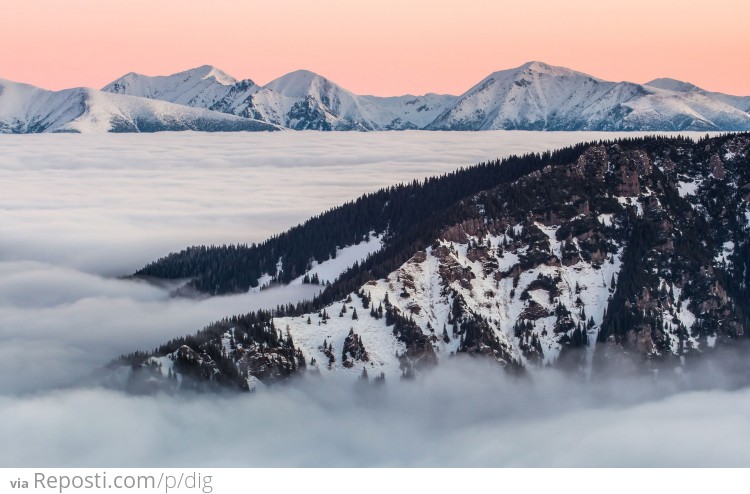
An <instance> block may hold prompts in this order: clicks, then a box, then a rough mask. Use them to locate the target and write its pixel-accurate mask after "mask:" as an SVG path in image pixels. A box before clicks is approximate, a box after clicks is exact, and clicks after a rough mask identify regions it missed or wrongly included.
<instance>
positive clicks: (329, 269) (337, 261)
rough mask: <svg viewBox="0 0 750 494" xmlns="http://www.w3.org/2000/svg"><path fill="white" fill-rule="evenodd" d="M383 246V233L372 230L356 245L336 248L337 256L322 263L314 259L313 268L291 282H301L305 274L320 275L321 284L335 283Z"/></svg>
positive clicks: (294, 283)
mask: <svg viewBox="0 0 750 494" xmlns="http://www.w3.org/2000/svg"><path fill="white" fill-rule="evenodd" d="M382 248H383V240H382V235H375V232H370V235H369V236H368V237H367V240H365V241H363V242H360V243H358V244H356V245H350V246H348V247H344V248H343V249H336V257H335V258H333V259H329V260H327V261H323V262H321V263H320V264H318V263H317V261H313V265H312V268H310V270H309V271H307V273H305V274H303V275H302V276H300V277H299V278H296V279H295V280H293V281H292V282H291V284H292V285H299V284H301V283H302V280H303V279H304V277H305V275H308V276H310V277H312V276H313V275H318V278H319V279H320V283H321V284H325V283H326V282H331V283H333V282H334V281H336V279H337V278H338V277H339V276H341V274H342V273H343V272H344V271H346V270H347V269H349V268H350V267H351V266H353V265H354V263H355V262H362V261H364V260H365V259H367V257H368V256H370V255H371V254H374V253H375V252H377V251H379V250H380V249H382Z"/></svg>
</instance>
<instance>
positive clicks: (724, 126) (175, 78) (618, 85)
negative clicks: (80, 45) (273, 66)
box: [5, 62, 750, 131]
mask: <svg viewBox="0 0 750 494" xmlns="http://www.w3.org/2000/svg"><path fill="white" fill-rule="evenodd" d="M70 91H73V93H65V92H61V93H64V94H60V95H58V96H56V97H55V100H54V101H52V100H50V101H48V102H46V103H45V101H44V100H43V99H38V100H37V105H38V108H37V110H36V111H35V114H36V115H37V116H40V119H39V120H38V122H37V123H32V124H30V125H29V126H27V127H24V125H25V124H21V125H18V124H10V123H6V124H5V128H6V131H7V129H9V128H11V127H13V126H15V127H13V128H17V129H23V128H27V129H34V128H37V127H38V126H39V125H41V126H42V127H45V128H46V127H50V126H51V125H52V124H53V123H54V122H55V119H56V118H63V119H64V117H63V116H62V115H59V114H58V110H59V108H60V107H61V106H65V108H66V110H65V111H73V112H74V113H75V112H76V111H78V110H77V109H80V108H81V106H80V105H78V106H76V105H72V106H70V107H68V106H67V105H62V104H61V103H60V102H59V101H58V99H60V98H62V99H65V98H70V97H73V98H74V99H75V98H76V97H80V95H78V96H76V94H75V91H77V90H70ZM103 91H104V92H107V93H115V94H121V95H129V96H137V97H141V98H147V99H150V100H159V101H165V102H168V103H174V104H179V105H182V106H186V107H193V108H200V109H207V110H213V111H217V112H221V113H227V114H231V115H236V116H239V117H243V118H249V119H255V120H260V121H262V122H267V123H270V124H272V125H278V126H282V127H287V128H291V129H295V130H326V131H328V130H349V131H350V130H359V131H370V130H405V129H428V130H496V129H520V130H600V131H623V130H626V131H634V130H641V131H675V130H696V131H710V130H714V131H715V130H747V129H750V96H747V97H742V96H731V95H726V94H721V93H714V92H709V91H705V90H703V89H701V88H698V87H696V86H694V85H692V84H689V83H685V82H681V81H677V80H674V79H656V80H654V81H651V82H649V83H647V84H644V85H641V84H635V83H631V82H610V81H605V80H602V79H598V78H596V77H592V76H590V75H588V74H584V73H582V72H577V71H575V70H571V69H567V68H564V67H555V66H551V65H548V64H545V63H542V62H528V63H526V64H524V65H522V66H520V67H517V68H514V69H508V70H502V71H498V72H494V73H493V74H490V75H489V76H488V77H486V78H484V79H483V80H482V81H480V82H479V83H478V84H476V85H475V86H474V87H472V88H471V89H469V90H468V91H467V92H465V93H464V94H462V95H461V96H452V95H439V94H432V93H430V94H426V95H423V96H412V95H405V96H393V97H377V96H362V95H357V94H354V93H352V92H351V91H348V90H347V89H344V88H343V87H341V86H339V85H338V84H336V83H335V82H333V81H331V80H329V79H327V78H325V77H323V76H321V75H319V74H316V73H314V72H310V71H308V70H297V71H294V72H291V73H289V74H286V75H284V76H282V77H279V78H278V79H275V80H274V81H271V82H270V83H268V84H266V85H265V86H264V87H261V86H258V85H257V84H255V83H254V82H253V81H252V80H250V79H246V80H241V81H238V80H236V79H235V78H234V77H232V76H230V75H228V74H226V73H225V72H223V71H221V70H220V69H217V68H216V67H212V66H210V65H204V66H201V67H197V68H194V69H190V70H186V71H183V72H179V73H176V74H172V75H168V76H156V77H150V76H144V75H140V74H135V73H129V74H126V75H124V76H123V77H121V78H119V79H117V80H115V81H113V82H112V83H110V84H108V85H107V86H105V87H104V88H103ZM21 104H23V103H21ZM22 121H24V120H22ZM127 127H128V126H127V125H126V126H124V127H122V128H127ZM28 131H33V130H28Z"/></svg>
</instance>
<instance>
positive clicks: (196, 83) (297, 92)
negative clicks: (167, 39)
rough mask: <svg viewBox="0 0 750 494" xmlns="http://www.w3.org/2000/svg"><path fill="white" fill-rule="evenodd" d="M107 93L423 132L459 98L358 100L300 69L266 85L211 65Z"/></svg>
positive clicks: (297, 121) (302, 125)
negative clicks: (231, 74)
mask: <svg viewBox="0 0 750 494" xmlns="http://www.w3.org/2000/svg"><path fill="white" fill-rule="evenodd" d="M103 91H107V92H112V93H118V94H128V95H132V96H140V97H144V98H150V99H157V100H162V101H168V102H170V103H177V104H181V105H187V106H192V107H197V108H205V109H210V110H215V111H220V112H223V113H231V114H234V115H238V116H242V117H247V118H255V119H258V120H262V121H264V122H268V123H272V124H275V125H281V126H285V127H289V128H292V129H297V130H304V129H315V130H403V129H418V128H423V127H424V126H426V125H427V124H428V123H430V122H431V121H432V120H434V118H435V117H436V116H437V115H438V114H439V113H440V112H442V111H443V110H444V109H445V107H447V106H448V105H449V104H450V103H452V102H453V101H454V100H455V96H450V95H437V94H427V95H424V96H411V95H406V96H395V97H390V98H381V97H377V96H358V95H355V94H353V93H352V92H350V91H348V90H346V89H344V88H342V87H341V86H339V85H337V84H336V83H334V82H332V81H330V80H329V79H326V78H325V77H323V76H320V75H318V74H315V73H314V72H310V71H307V70H298V71H295V72H291V73H289V74H286V75H284V76H282V77H279V78H278V79H276V80H274V81H271V82H270V83H268V84H267V85H266V86H265V87H260V86H258V85H256V84H255V83H254V82H253V81H251V80H249V79H247V80H243V81H237V80H235V79H234V78H233V77H232V76H229V75H227V74H226V73H225V72H223V71H221V70H219V69H217V68H215V67H212V66H209V65H205V66H202V67H198V68H195V69H190V70H186V71H184V72H179V73H177V74H172V75H169V76H158V77H149V76H144V75H140V74H134V73H130V74H126V75H125V76H123V77H121V78H119V79H117V80H116V81H113V82H112V83H110V84H108V85H107V86H105V87H104V88H103Z"/></svg>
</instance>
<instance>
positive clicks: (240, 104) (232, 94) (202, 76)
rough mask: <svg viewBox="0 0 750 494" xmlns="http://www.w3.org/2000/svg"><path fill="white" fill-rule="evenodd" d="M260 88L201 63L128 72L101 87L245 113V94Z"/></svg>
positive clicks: (199, 106) (146, 96)
mask: <svg viewBox="0 0 750 494" xmlns="http://www.w3.org/2000/svg"><path fill="white" fill-rule="evenodd" d="M260 89H261V87H260V86H258V85H257V84H255V83H254V82H253V81H251V80H250V79H246V80H242V81H238V80H236V79H235V78H234V77H232V76H231V75H229V74H227V73H226V72H224V71H222V70H220V69H217V68H216V67H213V66H211V65H203V66H201V67H197V68H194V69H190V70H186V71H183V72H178V73H176V74H172V75H167V76H155V77H151V76H145V75H141V74H135V73H133V72H131V73H129V74H126V75H124V76H122V77H120V78H119V79H117V80H115V81H113V82H111V83H109V84H107V85H106V86H105V87H104V88H102V91H106V92H110V93H117V94H127V95H130V96H140V97H143V98H149V99H156V100H161V101H167V102H169V103H176V104H180V105H186V106H192V107H195V108H204V109H207V110H215V111H220V112H222V113H231V114H234V115H239V116H243V117H247V116H248V115H247V114H245V110H246V109H247V107H248V105H249V103H248V98H250V97H251V96H252V95H253V94H255V93H256V92H258V91H259V90H260Z"/></svg>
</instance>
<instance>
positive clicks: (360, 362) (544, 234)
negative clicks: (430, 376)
mask: <svg viewBox="0 0 750 494" xmlns="http://www.w3.org/2000/svg"><path fill="white" fill-rule="evenodd" d="M375 239H377V240H375ZM345 251H346V252H347V253H349V254H347V255H346V256H344V255H343V253H344V252H345ZM351 253H354V254H351ZM340 257H345V258H346V259H347V260H348V261H347V262H346V263H344V264H348V265H349V266H350V267H349V268H348V269H346V270H343V269H342V266H341V264H340V265H339V268H338V269H337V270H336V269H332V265H331V263H332V262H334V261H336V260H337V259H339V258H340ZM320 272H326V273H327V274H326V279H327V281H329V282H330V284H326V285H321V293H320V295H319V296H318V297H316V298H315V299H314V300H312V301H309V302H303V303H300V304H298V305H296V306H285V307H278V308H277V309H276V310H274V311H272V312H271V311H259V312H256V313H250V314H246V315H241V316H232V317H227V318H225V319H223V320H221V321H218V322H216V323H215V324H212V325H210V326H208V327H207V328H205V329H204V330H202V331H200V332H199V333H197V334H196V335H194V336H189V337H185V338H178V339H175V340H172V341H170V342H168V343H166V344H164V345H162V346H161V347H160V348H159V349H157V350H156V351H155V352H149V353H145V352H136V353H133V354H131V355H129V356H126V357H123V358H122V359H121V360H119V361H117V362H115V363H113V366H114V367H115V368H119V369H122V370H123V372H124V373H125V374H127V376H128V379H127V382H128V384H127V385H128V386H129V387H130V389H133V390H139V391H152V390H155V389H167V390H174V389H177V388H180V389H184V388H198V389H202V388H213V387H214V386H215V385H219V386H220V387H229V388H233V389H244V390H248V389H252V388H257V387H260V386H265V385H269V384H272V383H275V382H279V381H284V380H286V379H288V378H290V377H291V376H294V375H297V374H302V373H306V374H310V373H312V374H314V375H320V376H327V375H334V374H335V375H343V376H349V377H350V378H351V379H352V380H357V379H361V378H367V379H368V380H369V379H371V378H373V377H377V378H378V379H377V382H382V380H383V379H389V380H390V379H394V378H401V377H404V378H409V377H412V376H414V375H415V374H418V373H420V372H424V371H426V370H427V369H429V368H430V367H433V366H435V365H440V362H441V361H443V360H444V359H447V358H451V357H452V356H473V357H476V358H483V359H488V360H489V361H490V362H495V363H497V365H498V369H505V370H506V371H508V372H512V373H521V374H522V373H524V372H525V370H526V369H529V368H532V367H539V368H544V367H546V366H552V367H556V368H559V369H565V370H569V371H572V372H577V373H580V375H581V376H582V378H583V377H584V376H586V375H595V374H597V373H606V372H608V371H609V370H610V369H612V368H617V369H622V368H623V366H625V367H630V368H634V369H641V370H647V371H653V372H657V371H660V370H663V371H664V372H668V373H669V374H672V375H673V374H674V372H690V371H691V369H697V368H698V364H699V363H700V362H702V358H703V357H704V356H706V355H711V354H712V353H713V352H717V351H722V350H724V349H731V348H734V347H736V346H738V345H740V344H741V343H742V342H744V341H745V339H746V335H747V334H749V333H748V331H750V293H749V292H748V287H749V286H750V134H734V135H725V136H721V137H715V138H704V139H701V140H699V141H697V142H696V141H692V140H690V139H686V138H665V137H649V138H638V139H623V140H618V141H613V142H598V143H584V144H580V145H577V146H573V147H569V148H565V149H561V150H558V151H556V152H554V153H549V152H548V153H544V154H542V155H538V154H534V155H527V156H522V157H511V158H508V159H505V160H502V161H492V162H487V163H482V164H479V165H477V166H475V167H471V168H469V169H466V170H461V171H458V172H454V173H450V174H447V175H444V176H441V177H434V178H431V179H428V180H426V181H425V182H421V183H420V182H416V181H415V182H413V183H411V184H405V185H403V184H402V185H398V186H394V187H390V188H387V189H382V190H380V191H378V192H375V193H372V194H368V195H366V196H363V197H361V198H360V199H358V200H356V201H353V202H351V203H347V204H345V205H343V206H341V207H339V208H335V209H333V210H331V211H329V212H327V213H324V214H322V215H320V216H317V217H315V218H312V219H311V220H309V221H308V222H306V223H305V224H303V225H299V226H297V227H295V228H293V229H291V230H289V231H288V232H286V233H283V234H281V235H278V236H275V237H273V238H271V239H269V240H267V241H266V242H264V243H262V244H258V245H253V246H221V247H205V246H199V247H192V248H189V249H186V250H184V251H182V252H179V253H174V254H170V255H169V256H167V257H165V258H162V259H160V260H158V261H155V262H154V263H151V264H150V265H148V266H146V267H145V268H144V269H142V270H140V271H139V272H138V273H136V276H139V277H141V276H143V277H155V278H171V279H186V278H191V279H192V281H190V282H189V285H190V287H191V288H192V289H197V290H200V291H203V292H206V293H209V294H219V293H230V292H234V291H245V290H247V289H248V288H249V287H253V286H257V285H259V284H261V283H262V281H263V280H272V281H274V282H277V283H295V282H317V281H321V282H322V281H324V280H319V276H316V275H317V273H320ZM334 272H335V273H334ZM311 273H312V275H311ZM331 279H333V281H331ZM738 372H739V375H741V376H747V369H745V370H741V371H740V370H738ZM170 378H171V379H170Z"/></svg>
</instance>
